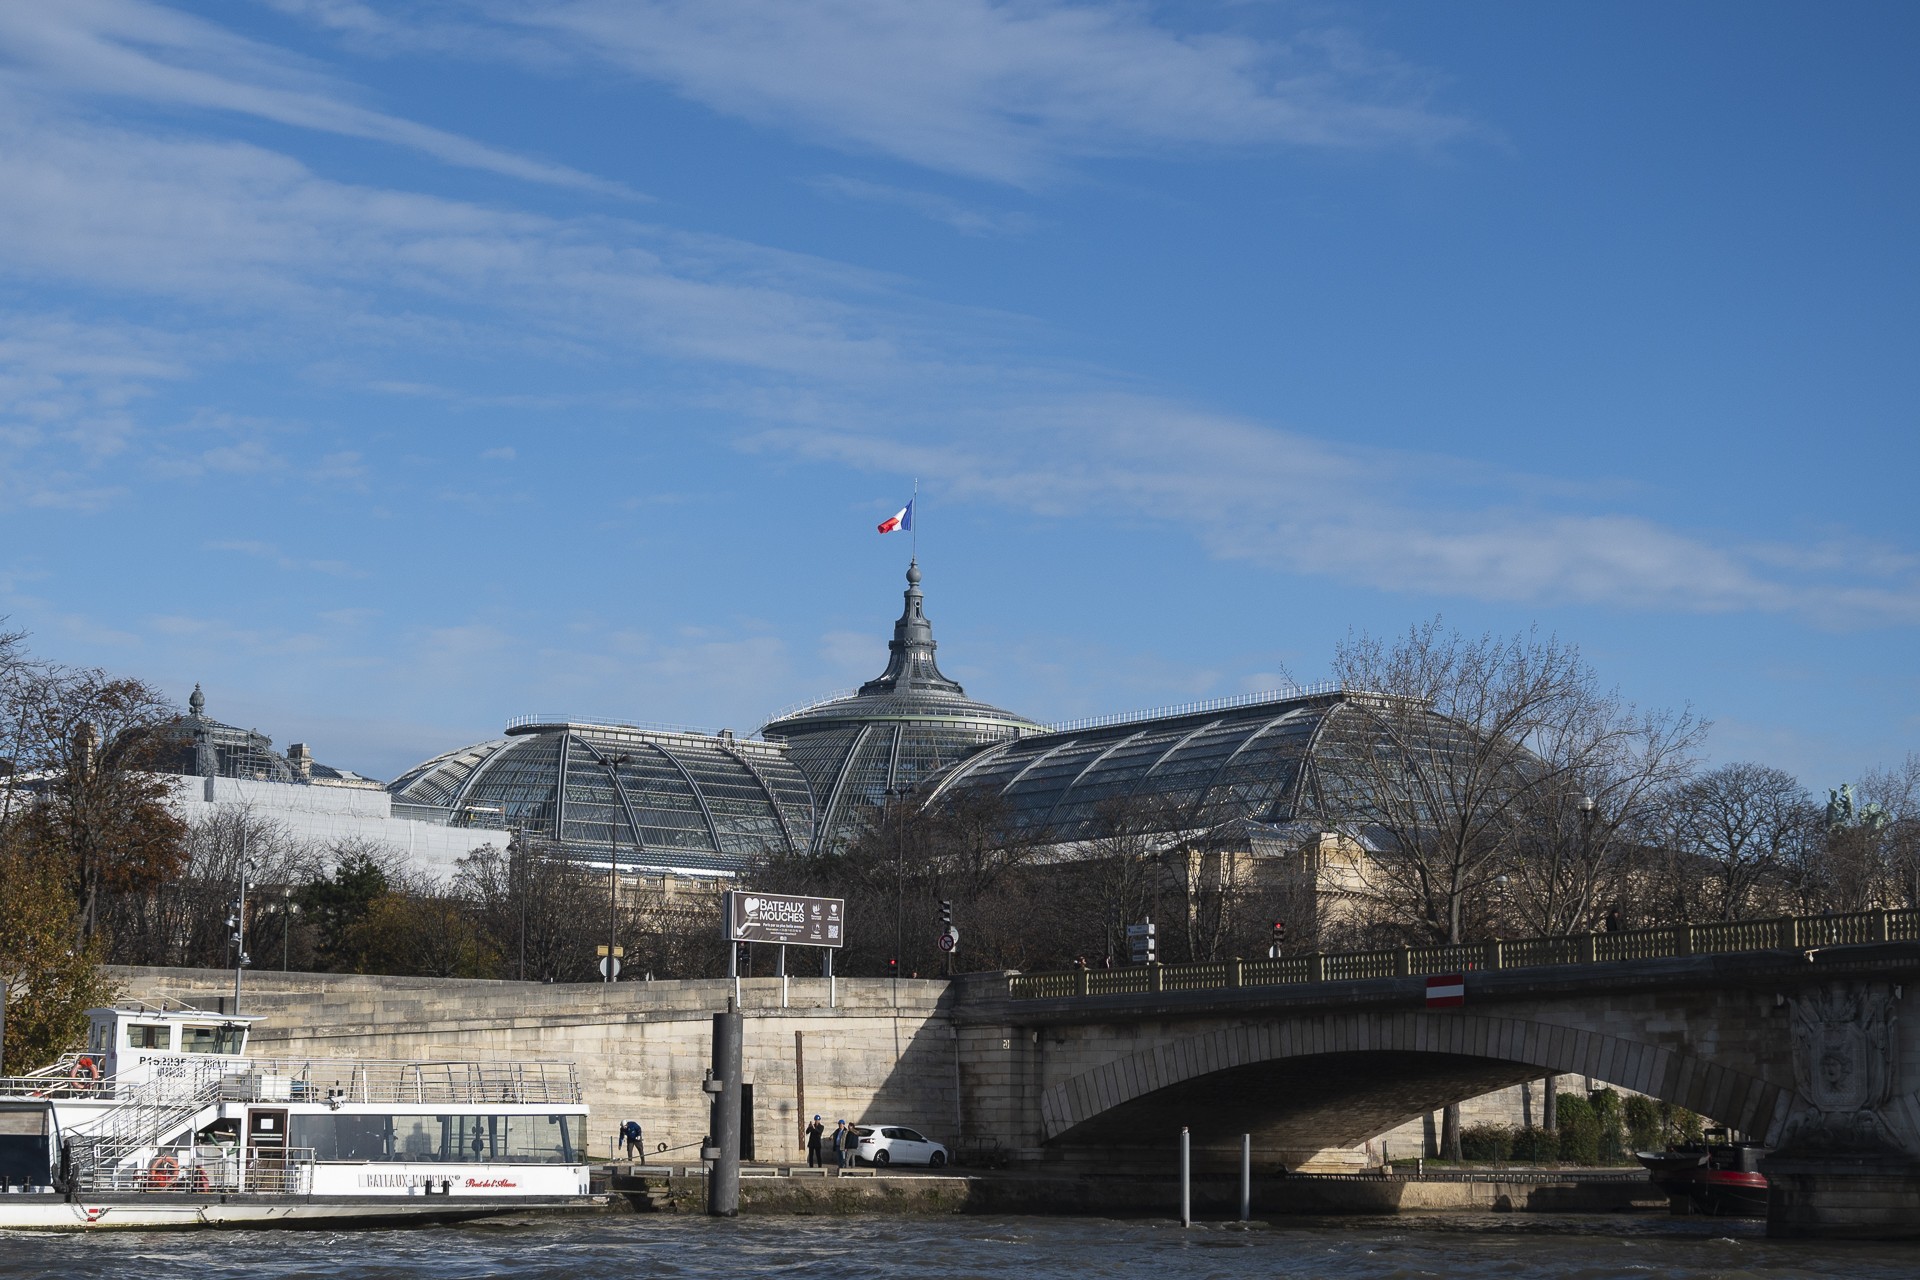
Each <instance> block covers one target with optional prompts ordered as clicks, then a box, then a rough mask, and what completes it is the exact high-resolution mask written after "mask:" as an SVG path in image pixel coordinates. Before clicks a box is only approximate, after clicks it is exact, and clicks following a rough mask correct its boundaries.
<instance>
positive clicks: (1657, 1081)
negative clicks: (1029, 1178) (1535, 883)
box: [1039, 1010, 1794, 1151]
mask: <svg viewBox="0 0 1920 1280" xmlns="http://www.w3.org/2000/svg"><path fill="white" fill-rule="evenodd" d="M1550 1074H1552V1075H1575V1076H1591V1077H1593V1078H1594V1079H1595V1080H1600V1081H1605V1082H1607V1083H1609V1084H1613V1085H1618V1086H1621V1087H1623V1088H1627V1089H1632V1090H1635V1091H1636V1092H1639V1093H1644V1094H1647V1095H1649V1096H1651V1097H1654V1098H1658V1099H1661V1100H1662V1101H1665V1102H1670V1103H1674V1104H1676V1105H1678V1106H1682V1107H1686V1108H1687V1109H1689V1110H1691V1111H1695V1112H1698V1113H1699V1114H1701V1115H1703V1116H1707V1117H1709V1118H1711V1119H1713V1120H1715V1121H1718V1122H1720V1123H1723V1124H1729V1125H1732V1126H1733V1127H1735V1128H1737V1129H1740V1130H1741V1131H1743V1132H1745V1133H1748V1134H1752V1135H1754V1136H1756V1137H1759V1138H1762V1139H1764V1140H1766V1141H1769V1142H1772V1141H1777V1140H1778V1139H1779V1136H1780V1134H1781V1132H1782V1130H1783V1129H1784V1127H1785V1125H1786V1123H1787V1119H1788V1115H1789V1112H1790V1111H1791V1108H1792V1104H1793V1099H1794V1092H1793V1089H1792V1087H1791V1084H1790V1083H1789V1084H1788V1085H1785V1086H1783V1085H1781V1084H1779V1083H1776V1082H1774V1081H1772V1080H1768V1079H1766V1078H1763V1077H1760V1076H1756V1075H1753V1074H1751V1073H1749V1072H1745V1071H1741V1070H1737V1069H1734V1068H1732V1067H1729V1066H1727V1065H1726V1064H1724V1063H1720V1062H1715V1061H1712V1060H1710V1059H1708V1058H1707V1057H1704V1056H1702V1055H1700V1054H1697V1053H1694V1052H1692V1051H1691V1050H1690V1049H1688V1048H1685V1047H1675V1046H1671V1045H1659V1044H1651V1043H1647V1042H1645V1041H1641V1040H1635V1039H1631V1038H1627V1037H1622V1036H1618V1035H1613V1034H1611V1033H1609V1032H1605V1031H1600V1030H1593V1029H1582V1028H1578V1027H1572V1026H1567V1025H1563V1024H1557V1023H1547V1022H1541V1021H1536V1020H1533V1019H1529V1018H1524V1017H1503V1016H1501V1015H1499V1014H1497V1013H1473V1012H1468V1011H1465V1010H1450V1011H1445V1012H1427V1011H1406V1012H1396V1011H1355V1012H1350V1013H1341V1014H1319V1015H1293V1016H1278V1017H1272V1018H1267V1019H1258V1020H1246V1019H1242V1020H1236V1021H1233V1022H1231V1023H1227V1024H1226V1025H1218V1024H1216V1025H1214V1026H1212V1027H1207V1028H1203V1029H1193V1030H1189V1031H1187V1032H1186V1033H1185V1034H1180V1035H1176V1036H1172V1037H1169V1038H1166V1039H1163V1040H1161V1041H1160V1042H1159V1043H1157V1044H1153V1045H1150V1046H1148V1047H1145V1048H1141V1049H1138V1050H1135V1051H1133V1052H1128V1053H1123V1054H1121V1055H1119V1056H1116V1057H1114V1058H1112V1059H1111V1060H1109V1061H1107V1062H1105V1063H1102V1064H1100V1065H1098V1066H1094V1067H1091V1068H1088V1069H1086V1070H1083V1071H1081V1072H1079V1073H1077V1074H1075V1075H1072V1076H1069V1077H1068V1078H1066V1079H1064V1080H1061V1081H1060V1082H1059V1083H1057V1084H1055V1085H1053V1086H1052V1087H1051V1088H1048V1089H1045V1090H1044V1091H1043V1092H1042V1093H1041V1096H1040V1099H1039V1104H1040V1120H1041V1127H1042V1133H1043V1136H1044V1138H1045V1140H1046V1141H1047V1143H1048V1145H1049V1146H1052V1147H1055V1148H1056V1149H1071V1148H1073V1147H1076V1146H1081V1145H1087V1146H1096V1147H1108V1148H1111V1147H1115V1146H1122V1147H1124V1146H1131V1145H1148V1144H1154V1145H1157V1144H1161V1143H1164V1142H1165V1140H1166V1135H1167V1133H1169V1132H1176V1131H1177V1130H1178V1128H1179V1127H1180V1126H1181V1125H1188V1126H1190V1127H1191V1128H1192V1129H1193V1132H1194V1136H1195V1140H1196V1143H1198V1144H1200V1145H1201V1146H1202V1147H1205V1146H1208V1145H1216V1146H1217V1145H1219V1144H1221V1143H1224V1142H1227V1141H1228V1140H1231V1141H1233V1142H1235V1143H1237V1141H1238V1135H1239V1134H1240V1133H1243V1132H1250V1133H1253V1134H1254V1135H1255V1140H1256V1142H1257V1143H1259V1144H1260V1145H1261V1146H1263V1147H1264V1148H1266V1149H1268V1150H1275V1149H1280V1150H1293V1151H1305V1150H1313V1149H1318V1148H1323V1147H1340V1146H1349V1145H1352V1144H1355V1143H1359V1142H1363V1141H1365V1140H1367V1139H1368V1138H1371V1137H1374V1136H1375V1135H1377V1134H1379V1133H1384V1132H1386V1131H1387V1130H1388V1129H1391V1128H1393V1127H1394V1126H1396V1125H1398V1124H1401V1123H1404V1122H1405V1121H1407V1120H1410V1119H1412V1118H1414V1117H1416V1116H1418V1115H1420V1114H1422V1113H1423V1112H1426V1111H1430V1110H1432V1109H1434V1108H1437V1107H1439V1106H1442V1105H1444V1104H1445V1103H1448V1102H1455V1101H1460V1100H1463V1099H1465V1098H1468V1097H1473V1096H1475V1095H1477V1094H1480V1093H1485V1092H1488V1091H1490V1090H1492V1089H1497V1088H1502V1087H1505V1086H1507V1085H1511V1084H1517V1083H1519V1082H1521V1081H1523V1080H1529V1079H1538V1078H1540V1077H1542V1076H1545V1075H1550Z"/></svg>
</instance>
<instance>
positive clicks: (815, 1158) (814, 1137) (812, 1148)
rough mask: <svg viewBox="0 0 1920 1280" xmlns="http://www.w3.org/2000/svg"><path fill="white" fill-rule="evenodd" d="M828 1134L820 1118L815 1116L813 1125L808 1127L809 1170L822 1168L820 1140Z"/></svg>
mask: <svg viewBox="0 0 1920 1280" xmlns="http://www.w3.org/2000/svg"><path fill="white" fill-rule="evenodd" d="M826 1132H827V1126H826V1125H825V1124H823V1123H821V1121H820V1117H819V1116H815V1117H814V1118H813V1123H812V1124H810V1125H808V1126H807V1168H809V1169H817V1168H819V1167H820V1139H821V1137H822V1136H824V1135H825V1134H826Z"/></svg>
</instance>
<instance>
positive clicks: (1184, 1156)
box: [1180, 1125, 1193, 1227]
mask: <svg viewBox="0 0 1920 1280" xmlns="http://www.w3.org/2000/svg"><path fill="white" fill-rule="evenodd" d="M1180 1225H1181V1226H1183V1227H1190V1226H1192V1225H1193V1138H1192V1135H1190V1134H1189V1133H1188V1132H1187V1126H1185V1125H1181V1126H1180Z"/></svg>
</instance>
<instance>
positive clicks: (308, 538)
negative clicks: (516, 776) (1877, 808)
mask: <svg viewBox="0 0 1920 1280" xmlns="http://www.w3.org/2000/svg"><path fill="white" fill-rule="evenodd" d="M1916 55H1920V10H1916V9H1915V8H1914V7H1913V6H1911V5H1903V4H1872V3H1862V4H1855V5H1846V6H1839V7H1826V8H1820V9H1816V8H1810V7H1808V6H1805V5H1788V4H1773V3H1764V2H1759V0H1741V2H1740V3H1726V4H1716V3H1708V2H1705V0H1703V2H1701V3H1694V4H1688V5H1658V4H1653V3H1627V4H1612V5H1584V6H1582V5H1539V4H1525V3H1473V2H1471V0H1462V2H1461V3H1453V4H1446V5H1435V4H1417V3H1403V4H1373V5H1350V4H1343V3H1338V2H1327V3H1298V4H1294V3H1265V2H1261V0H1222V2H1220V3H1194V4H1180V5H1175V4H1168V5H1160V4H1149V3H1129V4H1108V5H1088V4H1080V3H1064V2H1060V0H1023V2H1017V3H990V2H989V0H943V2H942V3H940V4H934V5H929V4H924V3H918V2H914V0H902V2H898V3H893V2H888V0H818V2H817V3H794V2H793V0H697V2H696V0H656V2H651V3H650V2H647V0H498V2H495V0H422V2H421V3H406V2H405V0H395V2H391V3H379V4H371V3H369V4H362V3H359V2H358V0H259V2H256V3H246V2H242V0H206V2H205V3H200V4H194V5H186V4H163V3H157V2H153V0H62V2H61V3H60V4H57V5H26V4H18V5H5V6H0V616H5V617H6V618H7V619H8V620H9V621H8V623H7V625H8V627H10V628H13V629H23V630H26V631H27V632H29V633H30V637H31V638H30V641H29V643H30V646H31V647H32V649H33V650H34V651H35V652H36V653H37V654H40V655H42V656H45V657H48V658H53V659H57V660H60V661H63V662H66V663H70V664H76V665H97V666H101V667H105V668H107V669H109V670H112V671H116V672H123V673H127V674H131V675H136V676H139V677H141V678H143V679H146V680H148V681H149V682H151V683H153V684H154V685H156V686H157V687H159V688H160V689H162V690H164V691H165V692H166V693H168V694H169V695H170V696H172V697H173V698H175V699H178V700H180V701H181V702H183V703H184V701H185V699H186V696H187V694H188V692H189V691H190V690H191V689H192V687H193V685H194V684H195V683H196V682H198V683H200V684H201V685H203V686H204V688H205V690H206V694H207V700H208V702H207V709H208V713H209V714H210V715H212V716H214V717H215V718H217V719H221V720H225V721H228V722H229V723H234V724H239V725H241V726H244V727H257V728H259V729H260V730H262V731H263V732H265V733H267V734H269V735H270V736H271V737H272V738H273V739H274V740H275V741H276V743H278V744H279V745H281V746H285V745H286V744H287V743H289V742H293V741H304V742H307V743H309V744H310V746H311V747H312V749H313V751H314V753H315V754H316V755H317V756H318V757H319V758H320V759H321V760H323V761H326V762H327V763H329V764H334V765H337V766H339V767H344V768H349V769H355V770H358V771H360V772H362V773H366V774H370V775H372V776H376V777H392V776H394V775H396V774H398V773H399V772H400V771H402V770H403V769H405V768H406V767H407V766H409V765H410V764H412V763H414V762H416V761H418V760H421V759H424V758H426V757H429V756H431V755H435V754H438V753H439V752H442V751H446V750H451V749H453V748H456V747H459V746H461V745H464V744H465V743H468V742H473V741H478V740H480V739H483V738H486V737H491V736H494V735H496V734H497V733H498V732H499V730H500V728H501V726H502V724H503V723H504V722H505V720H506V719H507V718H509V717H512V716H518V715H525V714H564V715H582V716H596V717H609V718H617V719H623V720H630V721H642V722H657V723H665V724H675V725H687V726H693V727H701V728H707V729H717V728H721V727H727V728H732V729H735V730H736V731H738V732H746V731H748V730H750V729H752V728H754V727H757V726H758V725H759V724H760V723H762V722H763V721H764V720H765V719H766V718H767V717H768V716H769V715H770V714H772V713H773V712H775V711H777V710H779V709H780V708H782V707H784V706H788V705H791V704H794V703H798V702H803V701H807V700H811V699H812V698H815V697H818V696H821V695H823V694H827V693H830V692H833V691H836V690H839V689H843V688H847V687H850V686H852V685H855V684H858V683H859V682H860V681H862V680H864V679H867V678H870V677H872V676H874V675H877V674H878V673H879V672H880V671H881V669H882V668H883V667H884V665H885V658H886V652H885V643H886V639H887V637H888V634H889V628H890V626H891V623H892V620H893V618H894V617H896V616H897V615H898V613H899V610H900V595H899V592H900V591H901V590H902V589H903V587H904V583H903V582H902V579H901V575H902V573H903V571H904V569H905V567H906V560H907V557H908V554H909V551H910V548H909V546H908V545H906V544H907V542H908V538H907V537H906V536H905V535H901V534H891V535H885V536H882V535H880V534H877V533H876V532H875V525H876V523H877V522H879V521H880V520H882V519H884V518H885V517H886V516H888V515H890V514H891V513H892V512H893V511H895V510H896V509H898V508H899V507H900V506H902V505H903V504H904V503H905V502H906V501H907V499H908V498H909V497H910V496H912V495H913V493H914V486H915V484H916V481H917V483H918V493H919V499H918V508H917V511H918V515H919V525H920V527H919V530H918V549H919V554H920V559H921V564H922V567H923V569H924V572H925V575H926V578H925V590H926V593H927V612H928V615H929V616H930V617H931V618H932V620H933V622H934V626H935V634H936V636H937V637H938V639H939V641H940V645H941V649H940V660H941V663H942V665H943V667H944V668H945V669H946V671H947V672H948V674H949V675H951V676H954V677H955V678H957V679H959V680H961V681H962V682H963V683H965V685H966V686H967V689H968V692H969V693H970V694H972V695H974V696H977V697H981V698H984V699H986V700H988V701H991V702H994V703H996V704H999V705H1001V706H1004V707H1007V708H1009V709H1011V710H1014V711H1016V712H1018V713H1020V714H1023V715H1026V716H1028V717H1030V718H1033V719H1037V720H1041V721H1049V722H1054V721H1060V720H1066V719H1071V718H1076V717H1081V716H1088V715H1097V714H1102V713H1108V712H1117V711H1125V710H1131V709H1136V708H1147V707H1155V706H1161V705H1167V704H1173V703H1178V702H1183V701H1187V700H1191V699H1200V698H1209V697H1218V696H1224V695H1232V694H1239V693H1246V692H1253V691H1259V690H1265V689H1271V688H1276V687H1280V686H1283V685H1285V684H1287V683H1288V682H1289V681H1293V682H1299V683H1308V682H1312V681H1314V680H1317V679H1320V678H1322V677H1324V676H1325V675H1326V672H1327V669H1328V666H1329V663H1330V660H1331V658H1332V654H1333V652H1334V649H1335V646H1336V645H1338V644H1339V643H1340V642H1341V641H1342V640H1343V638H1345V637H1347V636H1348V635H1349V634H1360V633H1372V634H1376V635H1382V634H1384V635H1391V634H1395V633H1398V632H1402V631H1404V630H1405V629H1406V628H1407V627H1409V626H1410V625H1412V624H1414V623H1417V622H1420V621H1422V620H1425V619H1428V618H1432V617H1433V616H1435V615H1436V614H1437V615H1440V616H1441V617H1442V618H1443V619H1444V620H1445V621H1446V622H1447V623H1448V624H1450V625H1452V626H1455V627H1458V628H1459V629H1461V630H1462V631H1464V632H1466V633H1468V634H1475V635H1477V634H1480V633H1493V634H1496V635H1509V634H1513V633H1515V632H1520V631H1525V630H1527V629H1532V628H1537V629H1538V631H1539V632H1540V633H1541V634H1543V635H1553V636H1557V637H1559V638H1560V639H1563V640H1566V641H1570V642H1572V643H1574V644H1577V645H1578V646H1579V647H1580V648H1581V650H1582V652H1583V654H1584V655H1585V657H1586V659H1587V660H1588V661H1589V662H1590V663H1591V664H1592V665H1593V667H1594V668H1595V669H1596V670H1597V671H1598V673H1599V675H1600V677H1601V679H1602V680H1603V681H1604V682H1605V683H1606V684H1608V685H1609V686H1614V687H1617V688H1618V690H1619V691H1620V693H1621V695H1622V696H1623V697H1625V698H1627V699H1629V700H1631V701H1633V702H1635V703H1637V704H1639V705H1641V706H1644V707H1661V708H1681V707H1689V708H1691V709H1692V710H1693V711H1694V712H1695V713H1696V714H1698V715H1700V716H1702V717H1704V718H1706V719H1708V720H1710V721H1711V722H1712V725H1713V727H1712V730H1711V734H1710V736H1709V738H1708V744H1707V748H1708V752H1709V755H1710V758H1711V759H1712V760H1715V761H1731V760H1743V759H1751V760H1760V761H1764V762H1766V763H1769V764H1774V765H1778V766H1780V767H1783V768H1786V769H1789V770H1792V771H1793V772H1795V773H1796V774H1797V775H1798V776H1800V777H1801V779H1802V780H1803V781H1804V782H1805V783H1806V784H1807V785H1808V786H1810V787H1813V788H1815V789H1816V790H1818V789H1822V788H1826V787H1830V786H1837V785H1838V784H1839V783H1841V782H1843V781H1847V780H1849V779H1857V778H1858V777H1859V776H1860V774H1861V773H1862V772H1863V771H1865V770H1867V769H1870V768H1873V767H1876V766H1886V765H1891V764H1894V763H1896V762H1897V761H1898V760H1899V759H1901V758H1902V757H1904V756H1905V755H1906V753H1908V752H1909V751H1913V750H1916V749H1920V671H1917V670H1916V663H1915V652H1916V648H1917V647H1920V646H1916V640H1917V639H1920V518H1916V514H1915V478H1916V476H1917V475H1920V432H1916V429H1915V425H1916V424H1915V410H1916V405H1920V358H1917V355H1916V353H1920V331H1917V330H1920V324H1917V323H1916V302H1915V300H1916V298H1920V279H1916V276H1917V275H1920V271H1917V267H1920V237H1917V236H1916V235H1915V232H1914V228H1915V227H1916V226H1917V225H1920V181H1917V179H1920V165H1917V164H1916V156H1917V154H1920V151H1917V144H1916V138H1917V137H1920V130H1917V129H1916V125H1917V124H1920V77H1916V76H1914V75H1913V72H1912V68H1913V66H1914V65H1915V63H1916V60H1917V57H1916Z"/></svg>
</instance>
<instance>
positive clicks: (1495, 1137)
mask: <svg viewBox="0 0 1920 1280" xmlns="http://www.w3.org/2000/svg"><path fill="white" fill-rule="evenodd" d="M1460 1158H1461V1159H1462V1160H1511V1159H1512V1158H1513V1129H1512V1128H1511V1127H1510V1126H1508V1125H1504V1124H1473V1125H1468V1126H1466V1127H1465V1128H1463V1129H1462V1130H1460Z"/></svg>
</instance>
